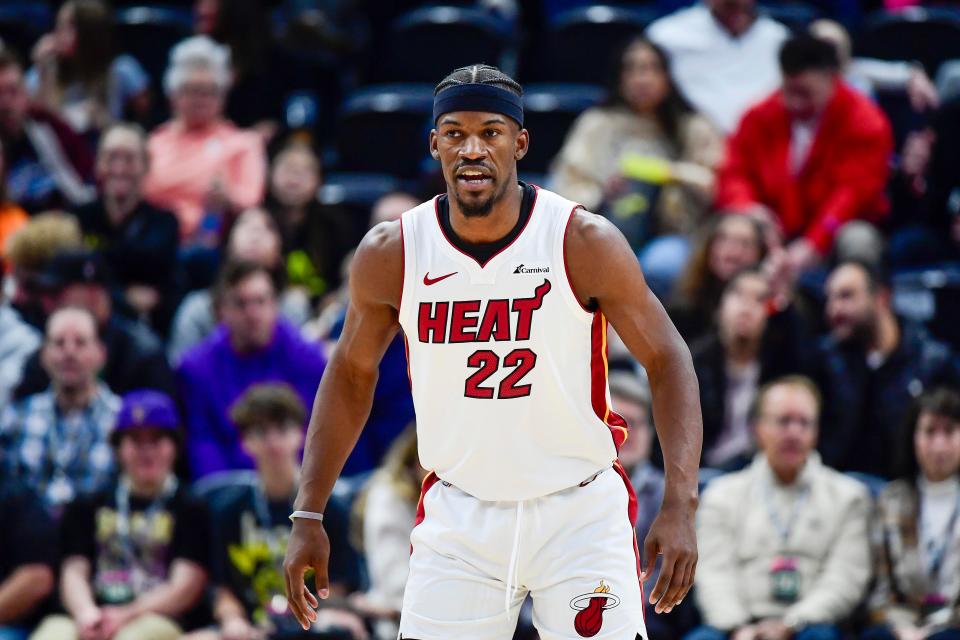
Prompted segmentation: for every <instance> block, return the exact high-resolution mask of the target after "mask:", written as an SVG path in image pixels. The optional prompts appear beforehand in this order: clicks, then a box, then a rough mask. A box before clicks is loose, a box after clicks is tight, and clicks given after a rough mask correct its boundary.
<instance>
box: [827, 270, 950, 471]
mask: <svg viewBox="0 0 960 640" xmlns="http://www.w3.org/2000/svg"><path fill="white" fill-rule="evenodd" d="M826 293H827V305H826V318H827V323H828V324H829V326H830V335H829V336H828V337H827V338H825V339H824V341H823V342H822V344H821V345H820V347H819V350H818V354H817V359H816V362H815V364H814V366H815V372H814V377H815V379H816V380H817V383H818V386H819V387H820V389H822V390H823V392H824V401H825V404H824V407H825V411H824V416H823V418H824V419H823V424H824V430H823V435H824V437H823V440H822V442H821V445H820V452H821V453H822V454H823V459H824V461H825V462H826V464H828V465H830V466H831V467H834V468H836V469H840V470H843V471H860V472H864V473H869V474H873V475H877V476H881V477H883V478H890V477H891V476H892V475H893V456H894V452H895V451H896V448H897V444H896V433H897V431H898V429H899V427H900V425H901V424H902V422H903V419H904V417H905V416H906V414H907V411H908V409H909V408H910V405H911V403H912V401H913V398H914V397H916V396H917V395H919V394H920V393H921V392H923V391H924V390H925V389H929V388H930V387H932V386H935V385H938V384H958V383H960V372H958V371H957V365H956V362H955V360H954V358H953V354H951V352H950V349H949V347H947V346H946V345H945V344H943V343H941V342H937V341H935V340H933V339H932V338H931V337H930V336H929V335H928V334H927V333H926V331H925V330H924V329H923V328H922V327H920V326H918V325H916V324H913V323H911V322H909V321H907V320H905V319H901V318H897V317H896V316H895V315H894V313H893V309H892V308H891V302H890V297H891V292H890V288H889V285H888V283H887V282H885V281H884V280H882V278H881V276H880V275H879V274H878V272H877V271H875V270H872V269H871V268H869V267H868V266H866V265H864V264H861V263H856V262H843V263H840V264H839V265H837V267H836V268H834V270H833V271H832V272H831V273H830V276H829V278H828V279H827V285H826Z"/></svg>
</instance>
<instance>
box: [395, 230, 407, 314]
mask: <svg viewBox="0 0 960 640" xmlns="http://www.w3.org/2000/svg"><path fill="white" fill-rule="evenodd" d="M404 244H405V243H404V241H403V216H401V217H400V303H399V304H398V305H397V315H400V309H401V308H403V284H404V280H405V279H406V277H407V248H406V247H405V246H404Z"/></svg>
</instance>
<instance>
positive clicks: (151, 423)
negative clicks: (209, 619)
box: [32, 390, 211, 640]
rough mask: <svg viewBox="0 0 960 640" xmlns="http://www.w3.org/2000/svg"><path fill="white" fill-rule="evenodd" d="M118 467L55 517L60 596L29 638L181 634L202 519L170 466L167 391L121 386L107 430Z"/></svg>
mask: <svg viewBox="0 0 960 640" xmlns="http://www.w3.org/2000/svg"><path fill="white" fill-rule="evenodd" d="M111 440H112V443H113V446H114V447H115V448H116V453H117V459H118V460H119V461H120V467H121V476H120V478H119V480H118V481H117V482H116V483H114V486H112V487H111V488H110V489H109V490H105V491H101V492H98V493H95V494H93V495H89V496H83V497H80V498H77V499H76V500H75V501H73V502H72V503H71V504H70V506H69V507H68V508H67V511H66V513H65V514H64V520H63V539H62V541H61V544H62V547H63V564H62V565H61V568H60V597H61V599H62V601H63V605H64V608H65V609H66V611H67V615H54V616H50V617H48V618H46V619H45V620H44V621H43V623H42V624H41V625H40V628H39V629H37V631H36V633H34V635H33V636H32V639H33V640H62V639H63V638H77V637H79V638H104V639H109V638H115V639H116V640H134V639H140V638H150V639H151V640H167V639H171V640H172V639H174V638H179V637H180V636H181V627H183V626H189V625H190V622H191V620H190V617H191V609H193V608H194V607H195V606H196V604H197V602H198V601H199V600H200V598H201V596H202V595H203V591H204V588H205V586H206V584H207V575H208V565H209V558H208V556H209V548H210V544H211V542H210V525H209V516H208V514H207V511H206V508H205V507H204V505H203V503H202V502H200V501H199V500H198V499H196V498H193V497H191V496H190V494H189V493H188V491H187V490H186V489H185V488H184V487H181V486H180V485H179V483H178V482H177V478H176V476H175V475H174V473H173V465H174V462H175V460H176V457H177V447H178V444H179V442H180V431H179V421H178V419H177V415H176V410H175V408H174V405H173V400H171V399H170V398H169V397H168V396H166V395H165V394H163V393H160V392H157V391H152V390H142V391H135V392H132V393H129V394H127V395H126V396H124V398H123V408H122V409H121V411H120V415H119V416H118V417H117V429H116V431H114V433H113V435H112V438H111Z"/></svg>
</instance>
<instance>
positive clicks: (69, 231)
mask: <svg viewBox="0 0 960 640" xmlns="http://www.w3.org/2000/svg"><path fill="white" fill-rule="evenodd" d="M82 246H83V239H82V236H81V233H80V225H79V224H77V219H76V218H74V217H73V216H72V215H69V214H67V213H63V212H61V211H48V212H46V213H39V214H37V215H35V216H33V217H32V218H30V221H29V222H28V223H27V224H26V226H24V227H23V228H22V229H20V231H18V232H17V233H16V234H14V236H13V237H12V238H10V242H9V243H8V244H7V261H8V262H9V264H10V267H11V271H12V273H13V294H12V295H11V297H10V302H11V304H12V305H13V306H14V308H16V310H17V311H18V312H19V313H20V315H22V316H23V319H24V320H26V321H27V322H28V323H29V324H31V325H32V326H34V327H37V328H38V329H42V328H43V327H44V325H45V323H46V321H47V316H49V315H50V313H51V312H52V311H53V310H54V308H56V304H57V300H56V295H55V294H56V292H55V291H54V290H53V287H51V283H50V282H49V277H48V276H47V269H48V268H49V266H50V261H51V260H52V259H53V257H54V256H55V255H57V254H59V253H63V252H68V251H76V250H78V249H80V248H81V247H82Z"/></svg>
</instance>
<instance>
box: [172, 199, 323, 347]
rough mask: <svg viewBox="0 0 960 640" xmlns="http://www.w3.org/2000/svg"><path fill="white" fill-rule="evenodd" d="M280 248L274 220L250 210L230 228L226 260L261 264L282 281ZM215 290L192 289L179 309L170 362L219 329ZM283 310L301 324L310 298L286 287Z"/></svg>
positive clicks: (301, 292)
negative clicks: (217, 327)
mask: <svg viewBox="0 0 960 640" xmlns="http://www.w3.org/2000/svg"><path fill="white" fill-rule="evenodd" d="M280 251H281V240H280V234H279V232H278V231H277V227H276V224H275V223H274V221H273V220H272V219H271V218H270V216H269V215H268V214H267V213H266V212H265V211H263V210H262V209H247V210H246V211H244V212H243V213H242V214H241V215H240V217H239V218H238V219H237V223H236V224H235V225H234V226H233V228H232V229H231V230H230V235H229V236H228V238H227V247H226V252H227V255H226V260H227V262H228V263H229V262H236V261H242V262H255V263H257V264H261V265H263V266H264V267H266V268H267V269H269V270H270V271H271V272H272V273H274V274H275V277H276V281H277V282H281V281H282V280H283V278H282V277H280V274H281V273H282V271H283V254H282V253H281V252H280ZM222 268H226V265H224V266H223V267H222ZM212 289H216V287H213V288H212ZM212 289H201V290H197V291H191V292H190V293H188V294H187V295H186V297H185V298H184V299H183V302H181V304H180V307H179V308H178V309H177V313H176V315H175V316H174V318H173V328H172V330H171V335H170V340H169V342H168V344H167V354H168V357H169V358H170V361H171V362H173V363H178V362H179V361H180V359H181V358H182V357H183V354H184V353H186V352H187V351H188V350H190V349H192V348H193V347H194V346H196V345H197V344H198V343H199V342H200V341H202V340H203V339H204V338H206V337H207V336H208V335H210V333H211V332H212V331H213V330H214V329H215V328H216V326H217V315H216V306H217V305H216V301H215V300H214V299H215V298H216V292H215V291H214V290H212ZM280 313H281V314H282V315H283V317H284V318H286V319H287V320H289V321H290V322H291V323H293V324H294V325H297V326H301V325H303V324H304V323H305V322H306V321H307V319H308V318H309V317H310V300H309V299H308V298H307V296H306V295H305V294H304V292H303V291H302V290H300V289H297V288H291V287H285V288H284V289H283V291H282V292H281V293H280Z"/></svg>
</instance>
